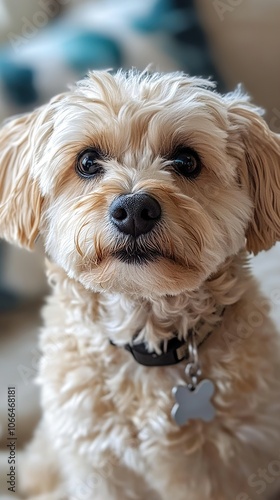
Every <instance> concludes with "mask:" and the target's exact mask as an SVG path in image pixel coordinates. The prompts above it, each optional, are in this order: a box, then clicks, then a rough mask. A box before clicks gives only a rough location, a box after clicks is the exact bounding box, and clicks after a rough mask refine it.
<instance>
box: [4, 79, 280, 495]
mask: <svg viewBox="0 0 280 500" xmlns="http://www.w3.org/2000/svg"><path fill="white" fill-rule="evenodd" d="M259 111H260V110H259V109H258V108H256V107H254V106H252V105H251V104H250V103H249V102H248V99H247V97H246V96H244V95H242V93H241V92H240V91H237V92H235V93H232V94H227V95H225V96H221V95H219V94H218V93H216V92H215V90H214V88H213V85H212V84H211V83H210V82H209V81H205V80H202V79H197V78H190V77H187V76H185V75H183V74H181V73H175V74H165V75H162V74H157V73H156V74H152V75H150V74H146V73H142V74H138V73H137V72H129V73H124V72H118V73H117V74H116V75H115V76H112V75H111V74H109V73H108V72H93V73H90V75H89V76H88V78H87V79H85V80H83V81H82V82H80V83H78V85H77V86H76V88H74V89H73V90H71V91H69V92H67V93H65V94H62V95H59V96H58V97H56V98H54V99H53V100H52V101H51V102H50V103H49V104H48V105H46V106H44V107H42V108H40V109H37V110H35V111H34V112H33V113H32V114H29V115H25V116H22V117H19V118H16V119H14V120H13V121H10V122H9V123H7V124H6V125H5V126H4V127H3V128H2V130H1V135H0V200H1V206H0V233H1V236H2V237H3V238H5V239H7V240H8V241H11V242H14V243H18V244H21V245H22V246H26V247H29V248H31V247H32V245H33V243H34V241H35V239H36V238H37V236H38V235H40V236H41V238H42V239H43V241H44V244H45V249H46V253H47V255H48V257H49V264H48V276H49V281H50V284H51V286H52V289H53V291H52V295H51V297H50V298H49V299H48V303H47V306H46V307H45V309H44V320H45V326H44V329H43V331H42V334H41V349H42V352H43V355H42V359H41V363H40V371H39V382H40V384H41V386H42V406H43V419H42V422H41V424H40V426H39V428H38V430H37V431H36V434H35V438H34V441H33V443H32V444H31V445H30V446H29V449H28V450H27V455H26V458H25V459H24V467H23V468H22V470H21V475H22V479H21V481H22V486H21V487H22V490H23V492H25V495H26V496H27V498H29V499H30V498H33V497H36V498H37V497H38V498H40V499H41V498H42V499H43V498H44V499H67V500H68V499H69V500H84V499H87V500H111V499H116V500H124V499H141V500H143V499H149V500H152V499H153V500H155V499H157V500H186V499H187V500H210V499H211V500H231V499H234V500H249V499H250V500H252V499H255V498H269V496H270V494H271V493H273V492H274V491H275V490H276V485H277V476H279V475H280V461H279V452H280V348H279V339H278V337H277V332H276V327H275V326H274V325H273V323H272V321H271V320H270V319H269V307H268V305H267V303H266V301H265V300H264V298H263V297H262V296H261V295H260V292H259V291H258V286H257V283H256V282H255V280H254V279H253V277H252V276H251V274H250V270H249V266H248V261H247V251H249V252H254V253H257V252H259V251H260V250H263V249H268V248H270V247H271V246H272V245H273V244H274V243H275V241H276V240H277V239H279V238H280V137H279V136H278V135H277V134H275V133H273V132H271V131H270V130H269V128H268V127H267V125H266V123H265V121H264V120H263V119H262V118H261V116H260V112H259ZM174 342H175V344H174ZM174 345H176V347H174ZM129 351H130V352H129ZM146 365H149V366H146ZM200 369H201V370H202V372H201V371H200ZM185 370H186V372H185ZM178 386H179V387H178ZM174 388H175V389H174ZM176 388H177V389H176ZM213 391H214V392H213ZM212 393H213V394H212ZM176 400H177V403H176ZM174 405H175V406H174ZM214 413H215V415H214ZM267 471H269V473H268V472H267ZM278 486H279V484H278Z"/></svg>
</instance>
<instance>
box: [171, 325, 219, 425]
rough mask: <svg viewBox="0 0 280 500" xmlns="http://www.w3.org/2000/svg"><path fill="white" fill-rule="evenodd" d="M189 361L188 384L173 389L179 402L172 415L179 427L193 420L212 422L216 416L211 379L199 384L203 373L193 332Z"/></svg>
mask: <svg viewBox="0 0 280 500" xmlns="http://www.w3.org/2000/svg"><path fill="white" fill-rule="evenodd" d="M187 359H188V363H187V366H186V368H185V374H186V378H187V384H186V385H178V386H175V387H173V389H172V394H173V396H174V397H175V400H176V401H177V402H176V404H175V405H174V406H173V408H172V411H171V415H172V417H173V418H174V420H175V422H176V423H177V424H178V425H184V424H186V423H187V422H189V420H192V419H199V420H204V422H210V421H211V420H213V418H214V416H215V409H214V407H213V405H212V403H211V398H212V396H213V394H214V391H215V386H214V384H213V382H211V380H209V379H204V380H201V381H200V382H199V379H200V378H201V375H202V373H201V367H200V363H199V359H198V350H197V345H196V341H195V334H194V332H193V331H192V332H191V333H190V335H189V342H188V358H187Z"/></svg>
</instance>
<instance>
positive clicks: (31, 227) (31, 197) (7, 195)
mask: <svg viewBox="0 0 280 500" xmlns="http://www.w3.org/2000/svg"><path fill="white" fill-rule="evenodd" d="M39 115H40V109H38V110H36V111H34V112H33V113H30V114H28V115H22V116H20V117H17V118H14V119H12V120H10V121H9V122H8V123H6V124H5V125H4V126H3V127H2V129H0V238H4V239H6V240H7V241H9V242H12V243H17V244H19V245H21V246H23V247H26V248H32V246H33V244H34V241H35V239H36V237H37V235H38V228H39V221H40V209H41V203H42V200H41V196H40V193H39V187H38V184H37V181H35V180H34V178H33V176H32V166H33V164H34V160H35V156H36V150H35V148H36V126H37V119H38V116H39Z"/></svg>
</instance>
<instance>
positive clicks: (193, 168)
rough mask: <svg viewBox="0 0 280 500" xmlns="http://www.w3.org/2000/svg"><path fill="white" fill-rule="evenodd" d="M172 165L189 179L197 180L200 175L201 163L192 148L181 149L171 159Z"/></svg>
mask: <svg viewBox="0 0 280 500" xmlns="http://www.w3.org/2000/svg"><path fill="white" fill-rule="evenodd" d="M171 161H172V165H173V166H174V167H175V170H176V172H178V174H180V175H183V176H184V177H188V178H191V179H193V178H195V177H197V176H198V175H199V174H200V171H201V161H200V158H199V156H198V154H197V153H196V151H194V150H193V149H191V148H181V149H179V150H177V151H176V153H175V154H174V155H173V156H172V158H171Z"/></svg>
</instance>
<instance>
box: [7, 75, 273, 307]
mask: <svg viewBox="0 0 280 500" xmlns="http://www.w3.org/2000/svg"><path fill="white" fill-rule="evenodd" d="M211 87H212V84H210V83H209V82H208V81H205V80H201V79H196V78H189V77H187V76H185V75H183V74H179V73H178V74H166V75H161V74H152V75H147V74H137V73H133V72H131V73H129V74H125V73H123V72H119V73H117V75H115V76H112V75H110V74H109V73H107V72H94V73H91V74H90V75H89V77H88V78H87V79H86V80H84V81H82V82H80V83H79V84H78V85H77V87H76V88H75V89H74V90H73V91H71V92H68V93H65V94H62V95H60V96H58V97H56V98H55V99H53V100H52V101H51V102H50V103H49V104H48V105H46V106H44V107H43V108H40V109H38V110H36V111H35V112H34V113H32V114H30V115H26V116H22V117H19V118H16V119H15V120H13V121H10V122H9V123H7V124H6V125H5V126H4V127H3V129H2V130H1V132H0V236H2V237H4V238H6V239H7V240H9V241H12V242H17V243H20V244H21V245H23V246H27V247H32V245H33V243H34V240H35V239H36V237H37V235H38V234H39V233H40V234H41V235H42V237H43V239H44V242H45V247H46V251H47V253H48V254H49V255H50V257H51V258H52V259H53V260H54V261H55V262H57V263H58V264H59V265H60V266H61V267H62V268H64V269H65V270H66V272H67V273H68V275H69V276H70V277H71V278H74V279H76V280H79V281H80V282H81V283H82V284H83V285H84V286H85V287H87V288H89V289H93V290H95V291H96V290H97V291H102V290H109V291H112V292H116V291H117V292H120V291H123V292H127V293H136V294H139V295H141V296H144V297H149V296H154V295H165V294H170V295H172V294H178V293H180V292H182V291H186V290H193V289H195V288H197V287H198V286H199V285H200V284H201V283H202V282H203V281H204V280H205V279H207V278H208V277H209V276H210V275H211V274H212V273H213V272H215V271H216V270H217V268H218V267H219V265H221V264H222V263H223V262H224V260H225V259H226V258H227V257H228V256H230V255H233V254H236V253H237V252H238V251H239V250H240V249H241V248H242V247H244V246H245V244H247V248H248V250H249V251H253V252H254V253H257V252H259V251H260V250H262V249H268V248H269V247H271V246H272V245H273V244H274V243H275V241H276V240H277V239H279V237H280V140H279V136H277V135H276V134H274V133H273V132H271V131H270V130H269V128H268V127H267V125H266V123H265V121H264V120H263V119H262V118H261V116H260V115H259V112H258V109H257V108H255V107H253V106H252V105H251V104H250V103H249V102H248V99H247V98H246V96H242V95H241V93H240V92H235V93H232V94H228V95H226V96H220V95H219V94H217V93H216V92H215V91H214V90H213V88H211ZM245 238H246V243H245Z"/></svg>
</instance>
